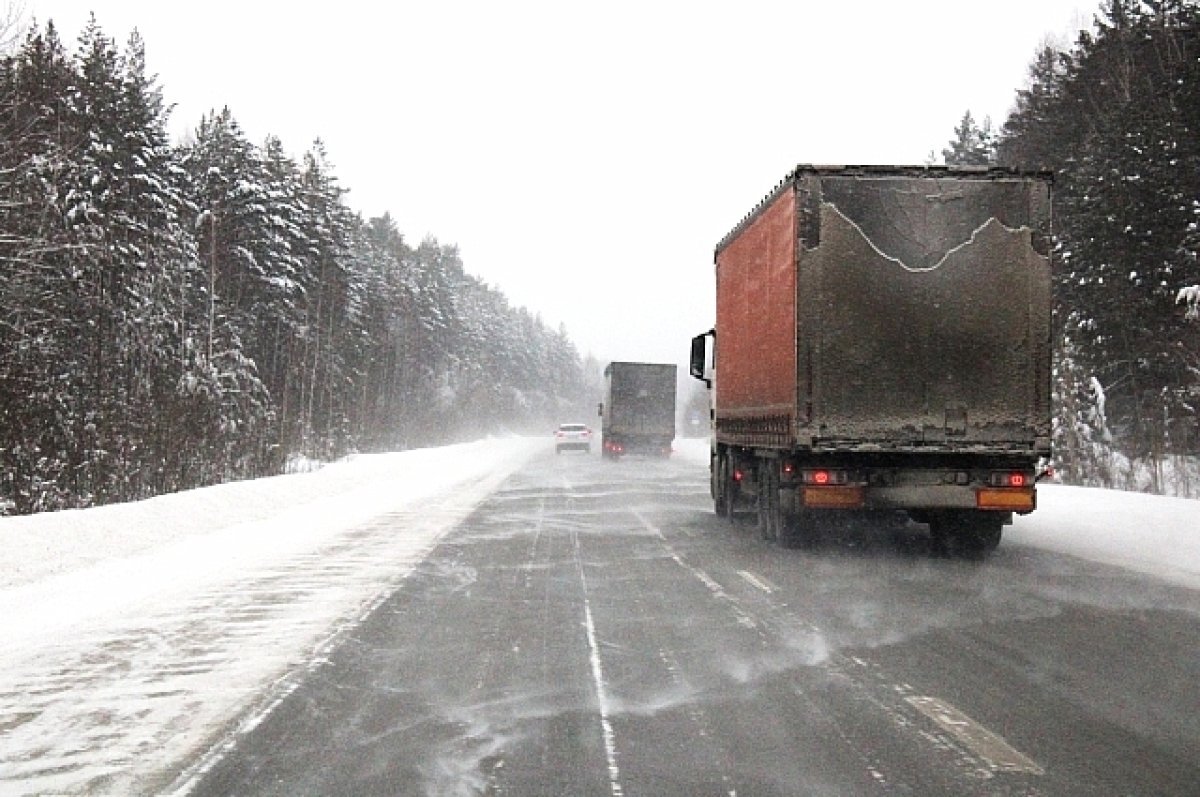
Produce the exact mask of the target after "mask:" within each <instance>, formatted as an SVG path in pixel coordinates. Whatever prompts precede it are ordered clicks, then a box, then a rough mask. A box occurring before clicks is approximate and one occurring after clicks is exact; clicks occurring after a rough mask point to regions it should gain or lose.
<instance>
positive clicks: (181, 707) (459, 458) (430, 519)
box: [0, 438, 1200, 795]
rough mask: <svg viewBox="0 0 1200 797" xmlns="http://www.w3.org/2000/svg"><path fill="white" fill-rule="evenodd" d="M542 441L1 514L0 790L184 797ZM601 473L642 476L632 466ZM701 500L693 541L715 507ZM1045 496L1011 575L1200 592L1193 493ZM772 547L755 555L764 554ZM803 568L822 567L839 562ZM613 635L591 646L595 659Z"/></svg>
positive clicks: (688, 457)
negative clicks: (1064, 571) (1040, 568)
mask: <svg viewBox="0 0 1200 797" xmlns="http://www.w3.org/2000/svg"><path fill="white" fill-rule="evenodd" d="M676 448H677V450H676V453H675V455H674V456H673V457H672V461H671V465H672V467H677V468H679V469H680V470H681V472H683V473H685V475H686V477H687V478H688V479H691V480H692V481H694V482H695V483H696V484H697V485H700V487H701V489H702V490H703V488H704V487H705V486H706V484H707V468H708V444H707V441H704V440H681V441H677V442H676ZM552 450H553V442H552V441H551V440H549V439H522V438H516V439H506V440H489V441H481V442H478V443H472V444H467V445H459V446H449V447H446V448H439V449H428V450H423V451H411V452H404V453H400V454H388V455H376V456H361V457H357V458H354V459H352V460H350V461H347V462H343V463H338V464H336V465H332V466H329V467H326V468H324V469H322V470H320V471H317V472H314V473H309V474H298V475H293V476H282V477H276V478H272V479H260V480H255V481H250V482H241V483H235V484H227V485H220V486H217V487H212V488H207V489H203V490H194V491H190V492H187V493H180V494H175V495H168V496H162V497H159V498H155V499H151V500H148V501H143V502H138V503H135V504H126V505H118V506H111V507H101V508H98V509H92V510H86V511H80V512H61V513H52V514H44V515H38V516H33V517H17V518H2V519H0V544H2V545H3V546H4V556H3V558H2V559H0V639H3V640H4V652H3V654H0V793H2V794H4V795H42V794H46V793H57V794H61V793H65V794H120V795H125V794H145V793H164V792H167V793H170V792H177V793H186V792H187V791H188V790H189V788H191V786H192V785H193V784H194V783H196V782H198V781H199V780H200V779H201V778H202V777H203V776H204V775H205V774H206V773H207V772H209V771H211V768H212V767H214V766H216V765H217V762H218V761H219V760H220V758H221V757H222V756H223V755H224V754H225V753H226V752H227V751H228V750H229V749H231V748H232V747H233V745H234V743H235V742H237V740H239V739H242V738H245V734H246V733H248V732H249V731H250V730H252V729H253V728H254V727H255V726H256V725H257V724H258V723H261V722H262V721H263V720H264V718H266V717H267V715H268V714H269V713H270V712H271V711H272V709H273V708H274V707H276V706H278V705H280V704H281V702H282V701H284V699H285V698H286V697H287V696H288V695H289V694H291V693H292V692H293V691H294V690H295V689H296V687H297V686H298V685H299V684H300V683H301V682H302V681H304V680H305V678H306V676H308V675H309V674H311V673H313V672H315V671H316V670H317V668H319V667H321V666H322V664H323V663H324V662H325V661H326V659H327V657H329V656H330V654H331V652H332V651H333V650H334V649H335V648H336V647H337V646H338V645H340V644H341V643H343V642H346V641H348V640H349V639H350V638H351V637H350V635H349V634H348V633H347V632H348V631H349V630H351V629H355V628H357V627H358V626H359V624H360V623H361V621H362V620H363V619H364V618H365V617H367V616H368V615H369V614H371V612H372V610H373V609H374V608H375V607H377V606H380V605H381V604H382V602H383V601H384V600H386V599H387V598H388V596H390V595H392V594H393V593H394V592H396V590H397V589H398V587H399V586H400V585H401V582H405V579H406V578H407V577H408V575H409V574H410V573H411V572H412V570H413V569H414V567H415V566H416V565H417V564H418V563H420V562H421V561H423V560H424V559H425V558H426V557H427V556H428V555H429V554H430V552H431V551H433V550H434V548H435V547H436V546H437V545H438V543H439V541H440V540H441V539H442V537H443V535H445V534H446V532H447V531H449V530H451V529H453V528H455V527H456V526H458V525H459V524H460V522H461V521H462V520H463V519H464V518H466V516H467V515H468V514H469V513H470V512H471V511H472V510H473V509H474V508H475V507H476V506H477V505H478V504H479V503H480V502H482V501H483V500H484V499H485V498H486V497H487V496H488V495H490V494H492V493H493V492H495V490H496V489H497V488H498V487H499V486H500V485H501V483H502V482H504V481H505V480H506V479H508V478H509V477H510V476H511V475H512V474H514V473H516V472H517V471H518V470H519V469H522V468H524V467H525V465H526V464H527V463H529V462H531V460H533V458H534V457H535V456H536V455H537V454H538V453H539V452H541V453H542V454H543V455H545V454H546V453H547V452H551V451H552ZM550 459H551V460H554V461H557V460H558V459H560V458H556V457H553V456H551V457H550ZM561 459H563V460H566V459H567V458H566V457H563V458H561ZM559 464H560V465H562V466H564V467H565V466H567V465H571V464H578V465H584V464H586V463H584V462H559ZM595 464H596V465H599V462H598V461H597V462H596V463H595ZM609 465H610V466H611V468H612V469H613V471H614V473H617V474H621V473H626V475H628V473H637V472H638V468H637V467H636V466H637V463H636V462H630V463H609ZM664 465H665V463H664ZM656 500H658V501H660V503H661V502H666V504H665V505H666V506H668V507H671V508H674V507H675V505H676V503H677V502H678V501H679V500H681V499H680V496H679V495H678V494H676V493H674V492H669V493H668V494H664V495H663V496H661V497H659V498H658V499H656ZM691 500H692V502H693V504H694V506H693V509H692V510H691V511H694V512H695V513H697V518H702V520H698V521H697V522H698V523H699V526H698V527H697V528H699V529H700V530H701V532H702V531H704V530H705V529H708V528H709V521H710V519H711V515H710V511H711V504H709V503H708V502H707V498H705V497H702V496H693V497H692V499H691ZM1039 503H1040V508H1039V509H1038V511H1037V512H1035V513H1034V514H1032V515H1029V516H1026V517H1018V518H1017V519H1016V521H1015V523H1014V525H1013V526H1012V527H1010V528H1009V529H1008V530H1006V532H1005V541H1004V542H1003V543H1002V544H1001V546H1002V547H1001V550H1000V552H999V553H1000V556H1001V559H1002V560H1005V561H1006V562H1007V563H1006V564H1004V566H1006V567H1014V566H1017V567H1020V566H1021V562H1025V565H1024V566H1025V567H1032V566H1033V565H1034V564H1035V563H1036V562H1037V561H1041V560H1040V559H1039V558H1038V557H1039V556H1040V553H1039V551H1038V550H1036V549H1050V550H1053V551H1055V552H1057V553H1059V554H1068V555H1070V556H1074V557H1079V558H1080V559H1084V560H1095V561H1101V562H1106V563H1109V564H1115V565H1117V566H1120V567H1122V568H1125V569H1127V570H1134V571H1139V572H1142V573H1147V574H1149V575H1150V576H1152V577H1154V578H1156V579H1158V580H1160V581H1164V582H1170V583H1174V584H1177V585H1180V586H1183V587H1185V588H1188V589H1192V590H1195V589H1200V535H1198V534H1197V533H1196V531H1195V522H1194V520H1195V511H1196V502H1194V501H1187V500H1183V499H1169V498H1158V497H1153V496H1144V495H1138V494H1130V493H1120V492H1116V491H1107V490H1088V489H1082V488H1070V487H1061V486H1058V485H1050V486H1047V487H1044V488H1042V489H1041V490H1039ZM713 529H715V530H718V531H720V533H721V535H722V537H724V536H725V535H726V534H735V533H737V532H736V529H737V525H736V524H733V525H730V524H728V523H722V524H716V525H714V526H713ZM731 529H732V530H731ZM516 530H517V532H518V533H521V534H525V533H528V532H527V529H526V528H525V527H520V526H519V524H518V528H517V529H516ZM701 532H696V533H701ZM610 536H611V535H609V534H608V533H607V530H604V533H602V534H599V535H597V539H601V540H606V539H608V537H610ZM763 545H764V546H766V548H765V549H763V550H761V551H759V550H758V549H757V548H756V549H754V553H753V556H754V557H756V558H754V561H760V559H761V561H766V562H775V561H776V559H777V553H776V552H773V551H772V550H771V547H770V546H767V545H766V543H763ZM783 553H785V552H778V555H782V554H783ZM1009 553H1010V554H1011V555H1009V556H1008V557H1007V559H1006V554H1009ZM793 558H794V557H793ZM801 559H803V561H805V562H809V560H808V559H805V558H804V557H801ZM809 563H810V564H813V563H815V564H816V565H817V566H820V567H822V568H824V569H826V570H828V569H829V568H835V567H836V563H837V560H836V558H834V559H833V560H831V561H826V559H825V558H821V557H817V558H816V559H814V560H812V562H809ZM793 564H794V563H793ZM780 566H781V567H784V568H785V571H786V567H787V565H786V563H781V564H780ZM865 566H866V567H867V569H871V568H872V567H874V565H873V564H872V563H871V562H870V561H869V560H868V561H867V563H866V565H865ZM880 566H881V567H884V568H886V564H881V565H880ZM1047 566H1049V565H1047ZM983 567H985V568H987V567H988V566H987V565H986V564H985V565H983ZM1055 567H1059V569H1061V567H1060V566H1059V565H1055ZM1051 570H1052V571H1054V572H1058V571H1057V570H1054V568H1051ZM1085 571H1086V572H1090V571H1088V570H1087V568H1086V567H1084V568H1081V572H1085ZM785 574H786V573H785ZM985 574H986V571H985ZM968 575H969V573H968ZM1077 577H1078V578H1083V579H1084V580H1085V581H1086V580H1087V578H1090V577H1089V576H1086V574H1085V575H1080V576H1077ZM741 582H744V586H745V587H746V588H747V589H750V590H753V591H755V592H754V594H757V593H759V592H761V593H762V594H764V595H768V594H769V593H770V592H771V590H772V589H773V587H771V585H770V583H769V582H768V581H764V580H762V579H761V578H759V575H756V574H755V573H753V572H750V571H748V570H746V568H744V567H742V568H741V569H740V570H737V571H736V572H735V574H734V581H733V583H741ZM405 583H406V584H411V581H408V582H405ZM1088 583H1090V582H1088ZM597 586H599V584H598V585H597ZM715 586H716V588H718V589H724V588H723V587H721V586H720V585H715ZM1057 588H1059V587H1057V586H1055V584H1054V583H1048V584H1047V589H1057ZM1138 588H1139V589H1141V588H1142V586H1140V585H1139V587H1138ZM1097 594H1098V595H1099V596H1100V598H1103V597H1104V589H1103V588H1098V590H1097ZM1110 597H1113V596H1110ZM1119 598H1121V595H1120V594H1118V595H1116V596H1115V597H1113V600H1117V599H1119ZM1098 600H1099V598H1098ZM1118 602H1119V601H1118ZM1151 602H1152V603H1153V600H1151ZM1138 605H1141V604H1140V603H1139V604H1138ZM1188 605H1190V604H1188ZM928 614H930V616H933V617H937V616H938V615H937V612H932V613H928ZM438 622H441V620H440V619H439V621H438ZM607 644H608V640H607V639H600V638H599V637H598V638H597V640H596V642H595V646H594V649H595V650H597V651H601V652H605V651H607V650H608V648H607V647H605V646H606V645H607ZM605 673H607V670H606V671H605ZM595 674H596V673H595V671H593V675H595ZM621 772H622V774H623V775H624V772H625V770H624V769H622V770H621Z"/></svg>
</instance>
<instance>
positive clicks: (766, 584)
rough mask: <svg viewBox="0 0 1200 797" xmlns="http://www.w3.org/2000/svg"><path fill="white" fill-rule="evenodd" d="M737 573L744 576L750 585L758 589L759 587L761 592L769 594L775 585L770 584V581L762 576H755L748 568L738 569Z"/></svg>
mask: <svg viewBox="0 0 1200 797" xmlns="http://www.w3.org/2000/svg"><path fill="white" fill-rule="evenodd" d="M737 574H738V575H739V576H741V577H742V578H744V579H745V580H746V581H748V582H750V584H751V585H752V586H755V587H757V588H758V589H761V590H762V591H763V592H765V593H767V594H768V595H770V594H771V593H773V592H774V591H775V585H774V584H772V583H771V582H770V581H767V580H766V579H765V578H763V577H762V576H756V575H754V574H753V573H751V572H749V571H748V570H739V571H737Z"/></svg>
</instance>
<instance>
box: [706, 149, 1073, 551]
mask: <svg viewBox="0 0 1200 797" xmlns="http://www.w3.org/2000/svg"><path fill="white" fill-rule="evenodd" d="M1051 185H1052V180H1051V177H1050V175H1049V174H1047V173H1040V172H1039V173H1029V172H1016V171H1012V170H1006V169H996V168H992V169H950V168H940V167H817V166H799V167H797V168H796V169H795V171H793V172H792V173H791V174H789V175H788V176H787V178H786V179H784V180H783V182H782V183H780V185H779V186H778V187H777V188H776V189H775V191H774V192H772V193H771V194H770V195H769V196H768V197H767V198H766V199H764V200H763V201H762V202H761V203H760V204H759V205H758V207H756V208H755V209H754V210H753V211H752V212H751V213H750V214H749V215H748V216H747V217H746V218H745V219H744V220H743V221H742V222H741V224H739V225H738V226H737V227H736V228H734V230H733V231H732V232H730V233H729V235H727V236H726V237H725V238H724V239H723V240H722V241H721V242H720V243H719V244H718V245H717V248H716V253H715V263H716V326H715V327H714V329H713V330H711V331H710V332H708V333H705V334H703V335H699V336H697V337H696V338H694V339H693V341H692V357H691V373H692V375H693V376H695V377H697V378H699V379H703V380H705V381H706V382H708V383H709V385H710V386H711V387H712V389H713V446H712V458H711V474H712V495H713V499H714V503H715V508H716V512H717V514H719V515H728V514H730V513H731V512H733V511H734V510H735V509H737V508H739V507H748V508H752V509H754V510H755V511H757V514H758V521H759V527H760V530H761V531H762V534H763V536H764V537H766V538H768V539H774V540H779V541H781V542H787V541H796V540H802V539H803V538H804V537H805V536H806V535H807V534H809V533H810V532H811V531H812V529H813V528H814V526H815V525H816V524H817V523H818V522H819V521H820V520H821V519H822V518H828V517H829V513H831V512H839V511H840V512H867V513H888V514H890V515H895V514H896V513H897V512H900V511H903V512H907V513H908V515H909V516H910V517H911V518H912V519H913V520H915V521H917V522H920V523H927V524H929V527H930V531H931V533H932V538H933V541H934V544H935V546H936V547H938V548H940V549H943V550H951V551H957V552H959V553H962V554H965V555H983V554H986V553H987V552H989V551H991V550H992V549H994V548H995V547H996V545H998V544H999V542H1000V535H1001V530H1002V527H1003V526H1004V525H1005V524H1007V523H1010V522H1011V520H1012V516H1013V513H1014V512H1015V513H1026V512H1031V511H1032V510H1033V509H1034V507H1035V504H1036V493H1035V482H1036V480H1037V477H1038V472H1037V468H1038V467H1039V462H1041V461H1042V460H1043V459H1044V458H1047V457H1048V456H1049V455H1050V426H1051V421H1050V415H1051V408H1050V378H1051V377H1050V368H1051V348H1050V334H1051V333H1050V302H1051V286H1050V221H1051V208H1050V202H1051ZM709 338H711V339H712V347H713V353H712V355H711V370H709V366H708V363H709V356H708V354H707V348H708V341H709Z"/></svg>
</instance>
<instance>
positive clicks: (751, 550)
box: [191, 452, 1200, 797]
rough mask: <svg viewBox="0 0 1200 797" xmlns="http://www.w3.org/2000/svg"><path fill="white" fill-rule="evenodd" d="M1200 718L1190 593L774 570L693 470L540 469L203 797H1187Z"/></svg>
mask: <svg viewBox="0 0 1200 797" xmlns="http://www.w3.org/2000/svg"><path fill="white" fill-rule="evenodd" d="M397 533H403V530H402V529H397ZM1198 715H1200V594H1197V593H1195V592H1193V591H1189V590H1186V589H1182V588H1176V587H1171V586H1167V585H1164V584H1161V583H1158V582H1156V581H1153V580H1151V579H1147V578H1145V577H1142V576H1138V575H1134V574H1130V573H1126V572H1124V571H1120V570H1116V569H1111V568H1105V567H1102V566H1098V565H1094V564H1090V563H1087V562H1082V561H1079V560H1075V559H1070V558H1066V557H1062V556H1057V555H1053V554H1048V553H1042V552H1039V551H1036V550H1033V549H1029V548H1020V547H1017V546H1011V545H1009V546H1006V545H1005V544H1004V543H1002V544H1001V546H1000V549H999V550H998V551H997V552H996V554H995V555H994V556H993V557H992V558H991V559H990V560H989V561H987V562H985V563H982V564H979V563H971V562H963V561H955V560H947V559H938V558H933V557H931V556H930V555H929V554H928V548H927V540H926V536H925V533H924V528H923V527H920V526H916V525H910V526H908V527H905V528H901V529H894V528H893V529H882V528H873V527H868V528H864V527H861V526H855V527H850V528H846V529H842V530H833V529H831V530H829V532H828V533H827V534H826V536H825V537H824V538H823V539H822V540H821V541H820V542H819V543H818V544H816V545H815V546H813V547H810V548H806V549H804V550H788V549H782V548H779V547H775V546H773V545H771V544H768V543H766V542H763V541H762V540H760V539H759V537H758V534H757V532H756V530H755V528H754V526H753V523H752V522H751V520H750V519H749V518H746V519H739V520H735V521H734V522H730V521H728V520H721V519H719V518H717V517H716V516H715V515H713V513H712V505H711V501H710V499H709V496H708V485H707V474H706V472H705V470H704V469H703V467H702V466H698V465H696V464H695V463H694V462H686V461H682V460H671V461H662V460H650V459H632V458H631V459H627V460H624V461H620V462H609V461H604V460H602V459H601V458H600V457H599V456H597V455H594V454H593V455H590V456H589V455H568V454H564V455H562V456H555V455H554V454H553V453H552V452H551V453H548V454H547V455H546V456H545V457H541V458H538V459H535V460H534V461H533V462H531V463H530V465H529V466H528V467H527V468H526V469H525V470H523V471H522V472H520V473H519V474H517V475H516V476H514V477H513V478H511V479H510V480H509V481H508V482H507V483H506V484H505V485H504V486H503V487H502V488H501V489H500V490H499V491H498V492H497V493H495V494H494V495H493V496H492V497H491V498H490V499H489V500H487V501H486V502H485V503H484V504H483V505H481V506H480V508H479V509H478V511H477V512H476V513H475V514H474V515H473V516H471V517H470V518H469V519H468V520H467V521H466V522H465V523H463V524H462V525H461V526H460V527H459V528H458V529H456V530H455V531H454V532H452V533H451V534H449V535H447V536H446V537H445V538H444V539H443V542H442V543H441V544H440V545H439V546H438V547H437V548H436V549H435V550H434V552H433V553H432V555H431V556H430V557H429V558H428V559H427V560H426V561H425V562H424V564H423V565H422V566H421V567H420V568H418V570H417V571H416V572H414V573H413V574H412V575H411V576H410V577H409V578H407V579H406V580H405V581H404V582H403V584H402V586H401V588H400V589H399V590H397V591H396V592H395V594H394V595H392V596H391V597H390V598H389V599H387V600H386V601H384V602H383V603H382V604H380V605H379V606H378V608H377V609H376V610H375V611H374V612H372V613H371V614H370V615H369V616H367V617H366V618H364V620H363V622H362V623H361V625H359V626H358V627H356V628H355V629H354V630H353V632H351V633H349V634H347V635H346V636H345V638H344V641H343V642H342V643H341V644H340V645H338V646H337V647H336V648H335V649H334V650H333V651H332V652H331V653H330V655H329V656H328V660H327V661H325V662H324V663H322V664H321V665H320V666H317V667H314V668H313V669H312V670H311V672H310V674H309V676H308V677H307V678H306V680H305V681H304V682H303V683H302V684H301V685H300V686H299V687H298V688H296V689H294V690H293V691H290V692H289V693H287V694H285V695H281V696H280V697H279V699H278V700H276V701H274V702H273V703H272V707H271V709H270V710H269V711H264V712H263V714H262V716H261V717H259V718H256V719H255V720H254V721H253V722H251V723H245V722H243V726H242V729H241V730H239V731H237V732H233V731H231V732H230V733H229V734H228V735H227V737H226V738H225V739H223V740H222V742H221V743H220V744H219V745H218V746H217V747H216V748H214V749H213V750H212V751H210V753H209V755H208V756H207V758H206V761H205V762H204V763H203V765H202V766H201V767H200V769H201V771H202V773H203V774H202V777H199V779H198V781H196V782H195V784H194V788H193V789H191V793H192V794H195V795H234V794H237V795H288V796H289V797H294V796H295V795H474V794H488V795H679V796H680V797H684V796H685V795H686V797H695V796H696V795H738V796H739V797H747V796H749V795H810V794H811V795H872V794H881V795H889V794H901V795H907V794H911V795H1110V794H1111V795H1198V794H1200V716H1198ZM246 725H250V726H252V727H251V728H246V727H245V726H246Z"/></svg>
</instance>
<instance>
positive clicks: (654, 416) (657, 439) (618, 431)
mask: <svg viewBox="0 0 1200 797" xmlns="http://www.w3.org/2000/svg"><path fill="white" fill-rule="evenodd" d="M676 373H677V369H676V367H675V366H674V365H672V364H664V363H637V362H612V363H609V364H608V366H607V367H606V368H605V369H604V401H603V402H602V403H601V404H600V407H599V409H598V413H599V415H600V419H601V421H600V438H601V442H600V447H601V451H602V454H603V456H605V457H607V458H609V459H616V458H618V457H620V456H622V455H624V454H628V453H641V454H653V455H657V456H670V454H671V445H672V443H673V441H674V440H675V380H676Z"/></svg>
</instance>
